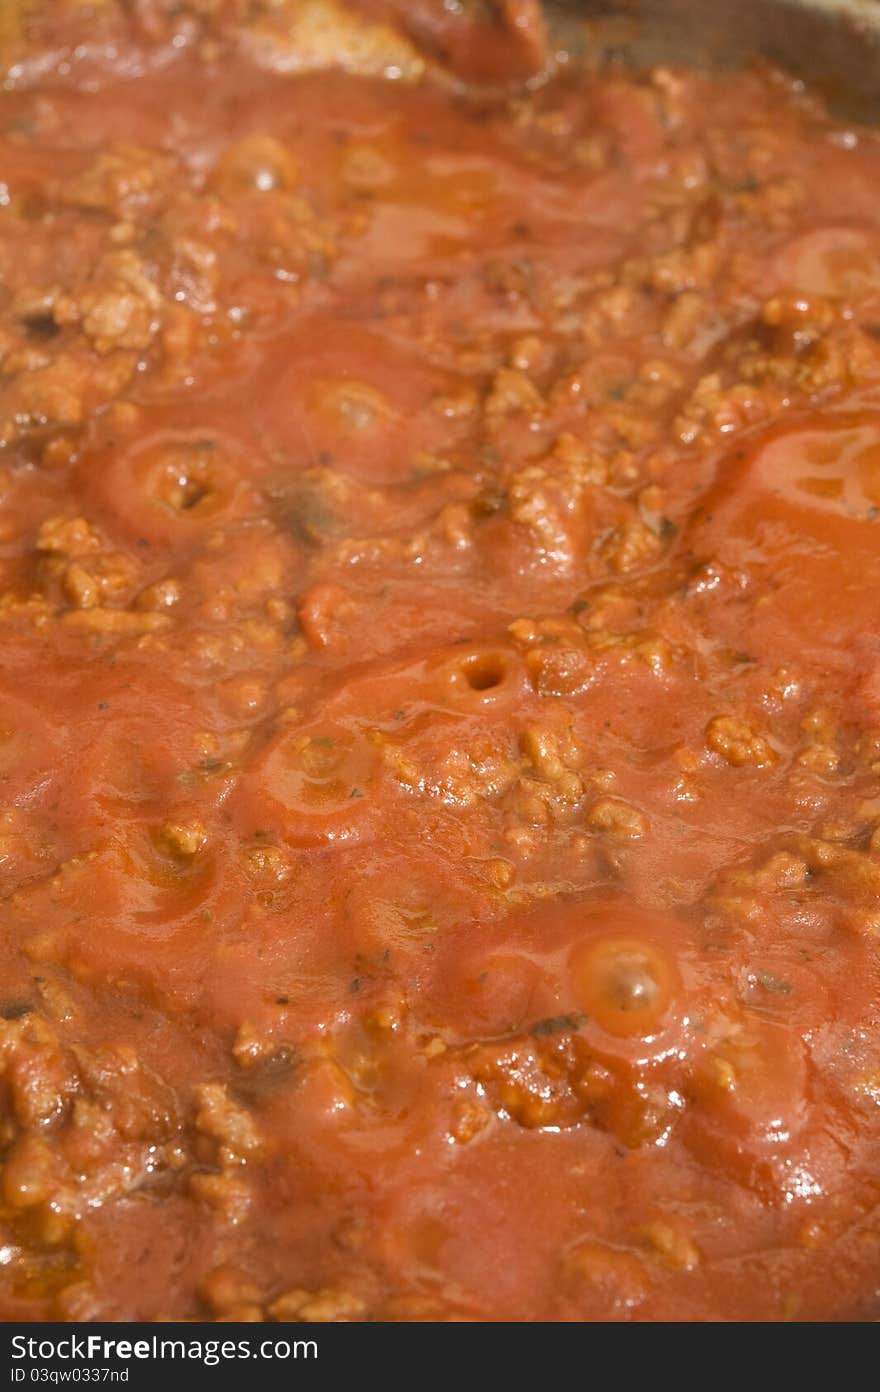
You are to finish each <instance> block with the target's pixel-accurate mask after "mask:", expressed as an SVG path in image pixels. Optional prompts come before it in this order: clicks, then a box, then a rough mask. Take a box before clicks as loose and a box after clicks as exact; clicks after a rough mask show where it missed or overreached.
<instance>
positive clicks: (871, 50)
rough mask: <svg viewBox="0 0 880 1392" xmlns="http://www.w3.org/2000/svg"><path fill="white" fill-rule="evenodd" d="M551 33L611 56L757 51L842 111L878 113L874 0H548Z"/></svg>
mask: <svg viewBox="0 0 880 1392" xmlns="http://www.w3.org/2000/svg"><path fill="white" fill-rule="evenodd" d="M545 9H546V11H547V14H548V17H549V19H550V29H551V34H552V36H553V39H554V41H555V42H557V43H558V44H559V45H560V46H561V47H564V48H565V49H567V50H568V51H569V52H570V53H572V54H577V56H578V57H579V58H582V59H585V60H586V61H587V62H589V63H591V64H592V63H595V64H596V65H597V66H599V65H601V64H602V63H605V62H607V61H609V60H615V59H617V60H620V61H624V62H631V63H636V64H638V65H645V64H652V63H675V64H696V65H699V66H709V67H715V68H717V67H729V66H733V65H737V64H739V63H741V62H743V61H746V60H748V59H749V58H753V57H755V56H759V57H763V58H766V59H767V60H769V61H770V62H772V63H775V64H777V65H778V66H780V67H783V68H785V69H786V70H787V71H788V72H790V73H793V74H794V75H795V76H796V77H799V78H802V79H804V80H805V81H807V82H809V83H811V84H812V85H813V86H814V87H815V86H818V87H819V89H820V90H821V91H822V92H823V94H824V95H825V97H826V98H827V100H828V101H829V102H830V104H831V106H832V108H833V109H834V110H835V112H836V113H837V114H838V115H840V116H842V117H844V118H845V119H852V120H860V121H878V120H880V0H547V3H546V4H545Z"/></svg>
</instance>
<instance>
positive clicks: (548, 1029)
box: [529, 1010, 587, 1036]
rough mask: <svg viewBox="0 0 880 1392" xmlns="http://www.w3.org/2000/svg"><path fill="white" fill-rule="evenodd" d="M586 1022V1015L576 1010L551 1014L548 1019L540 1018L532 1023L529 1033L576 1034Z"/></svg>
mask: <svg viewBox="0 0 880 1392" xmlns="http://www.w3.org/2000/svg"><path fill="white" fill-rule="evenodd" d="M586 1023H587V1017H586V1015H582V1014H581V1013H580V1011H578V1010H575V1011H573V1013H572V1014H571V1015H550V1016H548V1018H547V1019H546V1020H538V1021H537V1022H536V1023H535V1024H534V1025H532V1027H531V1029H530V1030H529V1034H535V1035H538V1036H540V1035H544V1034H574V1033H575V1031H576V1030H579V1029H580V1028H581V1026H582V1025H585V1024H586Z"/></svg>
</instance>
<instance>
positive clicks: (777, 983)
mask: <svg viewBox="0 0 880 1392" xmlns="http://www.w3.org/2000/svg"><path fill="white" fill-rule="evenodd" d="M756 980H757V982H758V985H759V986H763V987H764V990H765V991H773V992H775V993H776V995H779V996H787V995H788V993H789V991H790V990H791V988H792V987H791V982H790V981H783V979H782V977H781V976H774V975H773V973H772V972H768V971H759V972H757V973H756Z"/></svg>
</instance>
